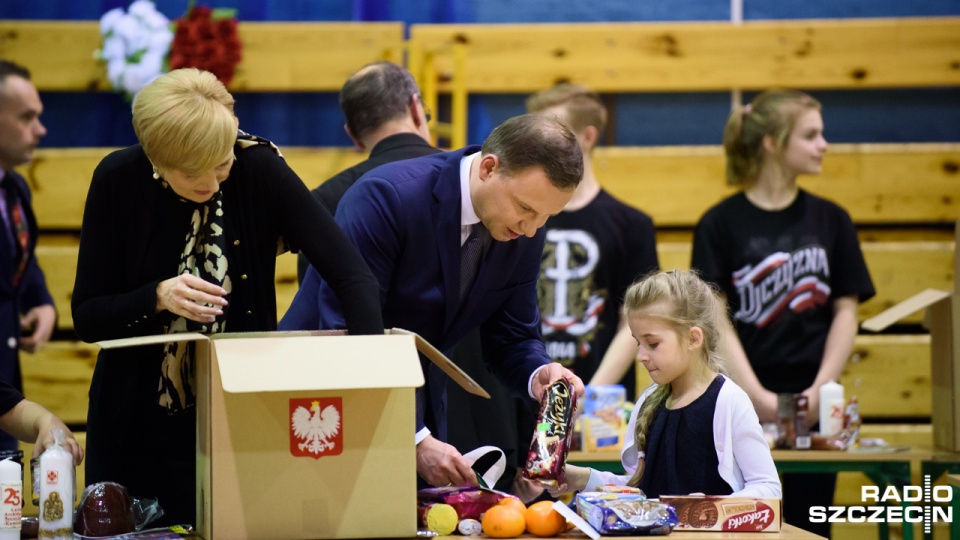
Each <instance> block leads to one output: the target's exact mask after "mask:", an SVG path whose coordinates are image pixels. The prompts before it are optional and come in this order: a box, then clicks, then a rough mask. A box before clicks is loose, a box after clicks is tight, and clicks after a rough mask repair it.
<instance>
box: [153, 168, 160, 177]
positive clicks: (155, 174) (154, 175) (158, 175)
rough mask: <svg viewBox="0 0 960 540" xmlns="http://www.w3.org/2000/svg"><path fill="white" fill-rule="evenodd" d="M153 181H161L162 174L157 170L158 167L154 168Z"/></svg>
mask: <svg viewBox="0 0 960 540" xmlns="http://www.w3.org/2000/svg"><path fill="white" fill-rule="evenodd" d="M153 179H154V180H159V179H160V173H159V172H157V168H156V167H154V168H153Z"/></svg>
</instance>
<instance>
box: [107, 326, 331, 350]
mask: <svg viewBox="0 0 960 540" xmlns="http://www.w3.org/2000/svg"><path fill="white" fill-rule="evenodd" d="M345 333H346V332H344V331H343V330H297V331H291V332H234V333H225V334H211V335H206V334H201V333H199V332H181V333H175V334H156V335H152V336H137V337H131V338H120V339H108V340H104V341H98V342H97V345H99V346H100V347H101V348H104V349H120V348H123V347H142V346H144V345H159V344H161V343H173V342H177V341H203V340H208V339H215V340H216V339H237V338H256V337H277V336H340V335H343V334H345Z"/></svg>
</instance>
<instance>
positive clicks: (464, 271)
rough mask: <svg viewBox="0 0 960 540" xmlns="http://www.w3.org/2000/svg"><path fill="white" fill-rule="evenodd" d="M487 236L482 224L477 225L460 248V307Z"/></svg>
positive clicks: (473, 276) (472, 278)
mask: <svg viewBox="0 0 960 540" xmlns="http://www.w3.org/2000/svg"><path fill="white" fill-rule="evenodd" d="M489 234H490V233H489V232H488V231H487V228H486V227H484V226H483V223H477V224H476V225H474V226H473V230H471V231H470V236H468V237H467V241H466V242H464V243H463V246H461V247H460V299H459V300H460V305H462V304H463V301H464V299H466V297H467V293H468V292H469V291H470V287H471V286H472V285H473V280H474V279H475V278H476V277H477V269H478V268H479V267H480V256H481V255H483V243H484V240H485V239H486V237H487V236H488V235H489Z"/></svg>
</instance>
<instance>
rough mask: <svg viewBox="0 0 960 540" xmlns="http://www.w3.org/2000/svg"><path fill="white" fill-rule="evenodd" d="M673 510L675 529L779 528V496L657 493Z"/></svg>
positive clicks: (768, 529)
mask: <svg viewBox="0 0 960 540" xmlns="http://www.w3.org/2000/svg"><path fill="white" fill-rule="evenodd" d="M660 501H661V502H664V503H667V504H669V505H671V506H673V507H674V509H675V510H676V513H677V514H676V515H677V519H678V520H679V523H678V524H677V530H678V531H683V530H701V531H704V530H709V531H741V532H761V531H762V532H776V531H779V530H780V521H781V519H782V518H781V508H780V506H781V501H780V499H755V498H750V497H725V496H718V495H683V496H679V495H678V496H672V495H670V496H668V495H661V496H660Z"/></svg>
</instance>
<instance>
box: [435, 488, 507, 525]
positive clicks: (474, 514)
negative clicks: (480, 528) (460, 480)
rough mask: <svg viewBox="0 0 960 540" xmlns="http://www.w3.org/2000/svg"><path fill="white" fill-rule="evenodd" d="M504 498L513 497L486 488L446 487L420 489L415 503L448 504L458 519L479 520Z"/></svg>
mask: <svg viewBox="0 0 960 540" xmlns="http://www.w3.org/2000/svg"><path fill="white" fill-rule="evenodd" d="M505 497H513V495H510V494H508V493H503V492H501V491H497V490H494V489H487V488H479V487H469V486H467V487H458V486H447V487H433V488H426V489H421V490H420V491H418V492H417V503H418V504H419V505H429V504H430V503H443V504H449V505H450V506H452V507H453V509H454V510H456V511H457V516H459V518H460V519H480V514H483V513H484V512H486V511H487V509H488V508H490V507H491V506H493V505H495V504H497V503H499V502H500V499H503V498H505Z"/></svg>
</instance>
